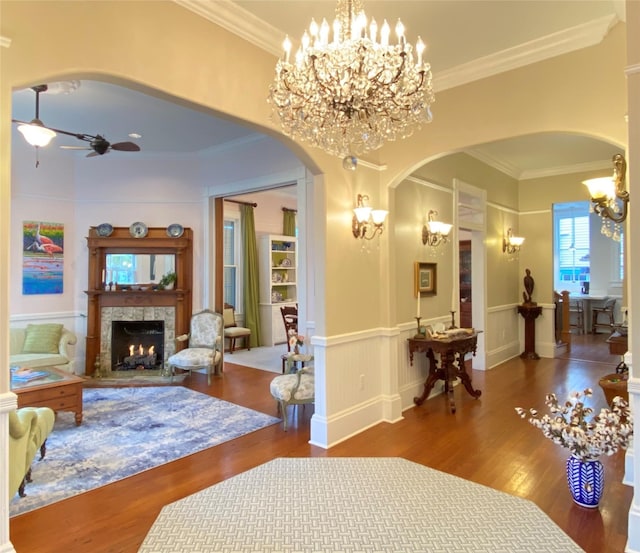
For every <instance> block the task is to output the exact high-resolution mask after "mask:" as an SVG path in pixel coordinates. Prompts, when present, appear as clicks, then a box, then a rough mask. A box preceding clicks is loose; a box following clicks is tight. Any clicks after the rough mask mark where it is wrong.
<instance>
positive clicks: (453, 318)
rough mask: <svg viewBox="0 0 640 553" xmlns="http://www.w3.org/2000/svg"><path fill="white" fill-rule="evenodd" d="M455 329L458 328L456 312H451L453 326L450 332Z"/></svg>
mask: <svg viewBox="0 0 640 553" xmlns="http://www.w3.org/2000/svg"><path fill="white" fill-rule="evenodd" d="M454 328H458V327H457V326H456V312H455V311H451V326H450V327H449V330H453V329H454Z"/></svg>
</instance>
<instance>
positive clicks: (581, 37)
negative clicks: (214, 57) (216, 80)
mask: <svg viewBox="0 0 640 553" xmlns="http://www.w3.org/2000/svg"><path fill="white" fill-rule="evenodd" d="M173 1H174V2H175V3H176V4H178V5H180V6H182V7H183V8H185V9H188V10H190V11H192V12H193V13H196V14H198V15H200V16H201V17H204V18H205V19H208V20H209V21H211V22H213V23H215V24H217V25H220V26H221V27H224V28H225V29H227V30H228V31H230V32H232V33H234V34H236V35H238V36H239V37H241V38H243V39H244V40H246V41H248V42H250V43H252V44H254V45H256V46H258V47H259V48H262V49H263V50H265V51H267V52H269V53H271V54H273V55H275V56H278V57H279V56H280V55H281V54H282V39H283V36H284V32H283V31H282V30H281V29H278V28H276V27H274V26H272V25H270V24H268V23H266V22H265V21H263V20H262V19H260V18H258V17H256V16H255V15H253V14H252V13H251V12H249V11H247V10H245V9H244V8H241V7H240V6H238V5H237V4H235V3H234V2H233V1H232V0H217V1H216V2H210V1H209V0H173ZM620 20H621V17H620V13H619V12H618V11H616V13H613V14H611V15H607V16H603V17H600V18H598V19H594V20H592V21H589V22H587V23H584V24H581V25H576V26H575V27H570V28H568V29H563V30H562V31H558V32H556V33H552V34H550V35H547V36H544V37H541V38H538V39H535V40H531V41H529V42H525V43H523V44H519V45H518V46H514V47H513V48H508V49H506V50H502V51H500V52H496V53H494V54H491V55H489V56H484V57H482V58H478V59H476V60H473V61H471V62H468V63H464V64H461V65H458V66H456V67H452V68H451V69H447V70H444V71H442V72H437V73H436V74H434V77H433V85H434V90H435V91H436V92H437V91H441V90H446V89H448V88H453V87H456V86H461V85H463V84H466V83H470V82H472V81H477V80H479V79H485V78H487V77H491V76H493V75H497V74H498V73H503V72H505V71H510V70H512V69H517V68H519V67H524V66H525V65H529V64H531V63H536V62H539V61H542V60H545V59H548V58H552V57H555V56H559V55H561V54H566V53H569V52H573V51H575V50H579V49H581V48H586V47H588V46H593V45H595V44H598V43H599V42H601V41H602V39H603V38H604V37H605V36H606V35H607V33H608V32H609V29H611V27H613V26H614V25H615V24H616V23H617V22H618V21H620Z"/></svg>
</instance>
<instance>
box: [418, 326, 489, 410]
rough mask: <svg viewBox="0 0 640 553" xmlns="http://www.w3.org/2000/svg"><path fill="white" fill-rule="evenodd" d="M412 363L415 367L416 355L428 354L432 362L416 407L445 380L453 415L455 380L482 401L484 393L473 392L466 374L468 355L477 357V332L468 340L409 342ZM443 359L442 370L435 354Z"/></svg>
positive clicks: (469, 377) (438, 339)
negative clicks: (481, 397)
mask: <svg viewBox="0 0 640 553" xmlns="http://www.w3.org/2000/svg"><path fill="white" fill-rule="evenodd" d="M407 341H408V342H409V361H410V363H411V364H412V365H413V354H414V353H416V352H425V353H426V354H427V359H429V374H428V376H427V379H426V380H425V383H424V391H423V392H422V395H421V396H420V397H414V398H413V402H414V403H415V404H416V405H422V403H423V402H424V400H425V399H427V396H428V395H429V392H430V391H431V389H432V388H433V386H434V385H435V383H436V382H437V381H438V380H444V391H445V393H447V395H448V397H449V407H450V409H451V412H452V413H455V412H456V402H455V399H454V397H453V383H454V381H455V379H456V378H460V380H461V381H462V383H463V384H464V387H465V389H466V390H467V392H469V394H470V395H471V396H472V397H474V398H479V397H480V395H481V394H482V392H481V391H480V390H474V388H473V386H472V385H471V376H469V373H467V369H466V366H465V359H464V357H465V355H466V354H467V353H472V354H473V355H475V354H476V347H477V345H478V332H477V331H476V332H474V333H473V334H470V335H467V336H456V337H451V338H449V337H446V338H425V339H419V338H409V340H407ZM436 353H437V354H439V356H440V367H438V362H437V361H436V357H435V354H436Z"/></svg>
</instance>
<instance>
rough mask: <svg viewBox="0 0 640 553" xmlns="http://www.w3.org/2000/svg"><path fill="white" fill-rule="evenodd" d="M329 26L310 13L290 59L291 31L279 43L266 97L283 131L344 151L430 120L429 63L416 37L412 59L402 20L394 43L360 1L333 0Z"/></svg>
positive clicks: (366, 147) (401, 134)
mask: <svg viewBox="0 0 640 553" xmlns="http://www.w3.org/2000/svg"><path fill="white" fill-rule="evenodd" d="M332 31H333V33H331V29H330V27H329V24H328V23H327V21H326V19H325V20H323V21H322V24H321V25H318V24H317V23H316V22H315V21H314V20H313V19H312V20H311V25H310V26H309V30H308V31H305V32H304V34H303V36H302V41H301V45H300V48H299V49H298V51H297V52H296V54H295V57H294V59H293V60H292V59H291V42H290V40H289V37H287V38H286V39H285V41H284V43H283V47H284V55H283V57H282V58H281V59H280V60H278V63H277V65H276V78H275V81H274V83H273V84H272V85H271V87H270V91H269V102H270V103H272V104H273V114H274V117H275V116H277V119H279V121H280V124H281V125H282V128H283V130H284V132H285V134H287V135H288V136H290V137H292V138H298V139H300V140H302V141H304V142H308V143H309V144H311V145H312V146H315V147H318V148H322V149H323V150H325V151H326V152H328V153H330V154H333V155H337V156H340V157H344V156H352V155H360V154H362V153H364V152H367V151H370V150H375V149H377V148H380V147H381V146H382V145H383V143H384V142H385V141H386V140H395V139H396V138H406V137H407V136H410V135H411V134H412V133H413V131H414V130H415V129H416V128H420V125H421V124H422V123H429V122H430V121H431V119H432V116H431V110H430V106H431V104H432V103H433V102H434V95H433V89H432V85H431V68H430V65H429V64H428V63H427V62H425V61H424V60H423V57H422V55H423V52H424V50H425V45H424V42H422V40H421V39H420V37H418V40H417V42H416V46H415V58H414V52H413V47H412V46H411V45H410V44H409V43H407V41H406V39H405V36H404V26H403V25H402V23H401V22H400V20H398V23H397V25H396V28H395V31H396V36H397V43H396V44H391V43H390V37H389V35H390V28H389V24H388V23H387V21H386V20H385V21H384V23H383V24H382V26H381V27H380V28H378V24H377V23H376V21H375V20H374V19H372V20H371V22H370V23H368V22H367V17H366V15H365V13H364V9H363V7H362V1H361V0H338V5H337V7H336V19H335V21H334V22H333V28H332ZM330 35H331V36H330Z"/></svg>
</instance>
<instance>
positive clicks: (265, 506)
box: [138, 458, 582, 553]
mask: <svg viewBox="0 0 640 553" xmlns="http://www.w3.org/2000/svg"><path fill="white" fill-rule="evenodd" d="M138 551H139V553H192V552H194V551H202V552H204V551H217V552H225V553H244V552H246V553H249V552H251V553H254V552H256V551H260V552H261V553H275V552H278V553H284V552H291V553H293V552H296V553H299V552H309V553H311V552H313V551H322V552H323V553H331V552H341V553H346V552H349V553H356V552H362V553H364V552H374V551H375V552H381V553H382V552H388V553H397V552H400V551H401V552H403V553H425V552H445V551H446V552H447V553H507V552H508V553H515V552H518V553H559V552H562V553H578V552H580V551H582V549H580V547H578V545H577V544H576V543H575V542H574V541H572V540H571V539H570V538H569V536H567V535H566V534H565V533H564V532H563V531H562V530H561V529H560V528H559V527H558V526H557V525H556V524H555V523H554V522H553V521H552V520H551V519H550V518H549V517H548V516H547V515H546V514H545V513H544V512H542V511H541V510H540V509H539V508H538V507H537V506H536V505H535V504H534V503H532V502H531V501H527V500H525V499H522V498H519V497H515V496H513V495H509V494H506V493H504V492H500V491H497V490H493V489H491V488H488V487H486V486H481V485H479V484H476V483H474V482H470V481H469V480H464V479H462V478H458V477H457V476H452V475H450V474H446V473H444V472H441V471H437V470H434V469H431V468H428V467H425V466H423V465H420V464H417V463H413V462H411V461H407V460H405V459H398V458H311V459H299V458H282V459H275V460H273V461H270V462H268V463H265V464H263V465H260V466H258V467H256V468H254V469H252V470H249V471H247V472H244V473H242V474H239V475H237V476H234V477H233V478H229V479H228V480H225V481H224V482H221V483H219V484H216V485H215V486H211V487H209V488H207V489H206V490H203V491H201V492H198V493H195V494H193V495H190V496H188V497H185V498H184V499H181V500H179V501H176V502H174V503H171V504H170V505H167V506H165V507H163V509H162V511H161V512H160V514H159V515H158V518H157V519H156V521H155V522H154V523H153V526H152V527H151V530H150V531H149V533H148V534H147V536H146V538H145V540H144V542H143V543H142V546H141V548H140V549H139V550H138Z"/></svg>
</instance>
